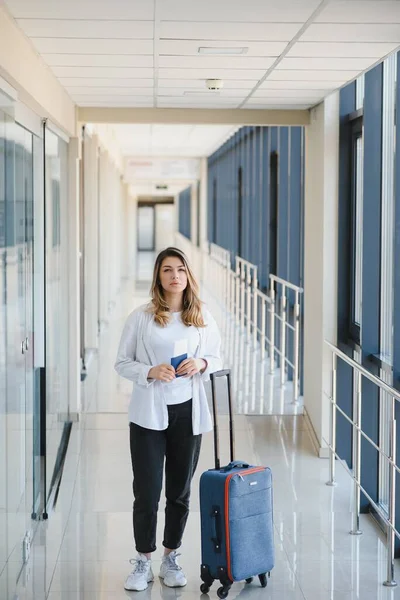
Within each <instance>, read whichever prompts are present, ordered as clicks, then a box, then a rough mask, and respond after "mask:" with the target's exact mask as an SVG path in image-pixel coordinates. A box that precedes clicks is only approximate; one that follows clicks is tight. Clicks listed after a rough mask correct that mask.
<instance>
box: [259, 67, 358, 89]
mask: <svg viewBox="0 0 400 600" xmlns="http://www.w3.org/2000/svg"><path fill="white" fill-rule="evenodd" d="M358 73H359V72H358V71H289V70H282V71H278V70H275V71H272V73H271V74H270V75H269V77H268V79H269V81H273V80H280V81H282V80H286V81H291V80H292V81H298V80H304V81H306V80H308V81H319V80H321V81H332V82H335V83H336V84H337V86H338V85H340V84H341V83H344V82H345V81H349V79H352V78H353V77H356V76H357V75H358ZM337 86H336V87H337Z"/></svg>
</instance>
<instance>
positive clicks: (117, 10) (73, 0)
mask: <svg viewBox="0 0 400 600" xmlns="http://www.w3.org/2000/svg"><path fill="white" fill-rule="evenodd" d="M6 4H7V5H8V7H9V8H10V11H11V13H12V14H13V15H14V17H15V18H16V19H20V18H26V19H93V18H96V19H105V20H111V19H123V20H126V19H132V20H134V19H135V20H147V19H148V20H151V19H152V18H153V15H154V0H146V1H145V2H143V0H129V1H128V2H127V0H112V2H110V0H95V1H93V0H68V1H65V2H64V1H62V0H6Z"/></svg>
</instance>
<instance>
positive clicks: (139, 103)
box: [79, 99, 154, 108]
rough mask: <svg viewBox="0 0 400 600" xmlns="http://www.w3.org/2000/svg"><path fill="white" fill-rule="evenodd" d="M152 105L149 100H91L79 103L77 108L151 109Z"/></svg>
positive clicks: (151, 101)
mask: <svg viewBox="0 0 400 600" xmlns="http://www.w3.org/2000/svg"><path fill="white" fill-rule="evenodd" d="M153 105H154V103H153V99H151V100H139V99H137V100H135V101H134V102H129V101H123V100H114V101H113V102H104V101H102V100H93V101H91V102H80V103H79V106H98V107H100V108H112V107H117V108H118V107H119V108H152V107H153Z"/></svg>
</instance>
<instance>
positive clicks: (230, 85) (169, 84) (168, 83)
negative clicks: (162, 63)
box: [158, 74, 258, 92]
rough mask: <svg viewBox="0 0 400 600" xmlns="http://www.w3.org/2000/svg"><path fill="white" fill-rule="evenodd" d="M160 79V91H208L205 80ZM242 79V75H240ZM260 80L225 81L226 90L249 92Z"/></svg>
mask: <svg viewBox="0 0 400 600" xmlns="http://www.w3.org/2000/svg"><path fill="white" fill-rule="evenodd" d="M160 77H161V78H160V79H159V80H158V89H159V90H161V89H163V88H173V87H175V88H179V89H181V88H184V89H188V88H190V89H193V88H198V89H201V90H206V89H207V88H206V84H205V79H190V81H189V80H188V79H187V78H183V79H162V74H161V75H160ZM238 77H240V74H239V75H238ZM257 81H258V79H235V80H233V81H229V80H224V87H223V89H224V90H227V89H243V90H248V91H249V92H250V91H251V90H252V89H253V87H254V86H255V84H256V83H257Z"/></svg>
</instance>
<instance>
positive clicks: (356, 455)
mask: <svg viewBox="0 0 400 600" xmlns="http://www.w3.org/2000/svg"><path fill="white" fill-rule="evenodd" d="M355 376H356V394H355V402H354V407H353V422H354V423H355V426H354V425H353V473H354V508H353V528H352V530H351V531H350V533H351V535H361V534H362V531H361V530H360V485H361V395H362V391H361V390H362V373H361V372H360V371H356V374H355Z"/></svg>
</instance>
